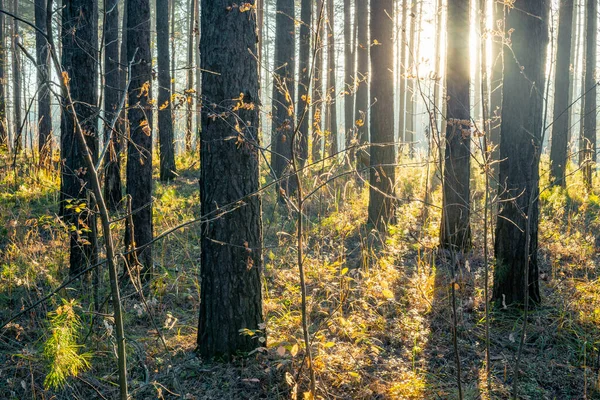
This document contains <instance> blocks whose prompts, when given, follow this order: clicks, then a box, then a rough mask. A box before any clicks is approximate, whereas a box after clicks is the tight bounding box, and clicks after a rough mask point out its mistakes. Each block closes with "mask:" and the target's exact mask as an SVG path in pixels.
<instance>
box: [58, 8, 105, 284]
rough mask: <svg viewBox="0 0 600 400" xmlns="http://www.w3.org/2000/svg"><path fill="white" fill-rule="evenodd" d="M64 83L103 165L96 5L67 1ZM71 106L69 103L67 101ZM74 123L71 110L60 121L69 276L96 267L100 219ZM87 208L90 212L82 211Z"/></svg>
mask: <svg viewBox="0 0 600 400" xmlns="http://www.w3.org/2000/svg"><path fill="white" fill-rule="evenodd" d="M62 28H63V32H72V34H70V35H63V36H62V67H63V71H64V72H63V79H67V80H68V82H69V87H70V91H71V98H72V99H73V101H74V102H75V105H74V107H75V112H76V113H77V117H78V118H79V121H81V124H82V129H83V130H84V132H85V133H86V141H87V147H88V151H89V153H90V155H91V157H92V159H93V160H94V162H96V160H97V159H98V114H97V111H98V110H97V108H96V105H97V104H98V90H97V88H98V75H97V73H96V71H97V68H98V5H97V3H96V1H94V0H68V1H67V0H65V1H63V9H62ZM65 101H66V100H65ZM76 135H77V133H76V128H75V119H74V116H73V114H72V113H71V112H70V111H69V109H68V108H67V107H64V108H63V115H62V120H61V160H63V163H62V168H61V200H62V201H61V209H62V215H63V216H64V217H65V221H66V222H67V223H69V224H70V225H71V226H73V227H75V229H74V230H72V231H70V257H69V260H70V273H71V274H72V275H75V274H78V273H79V272H80V271H81V270H83V269H85V268H86V267H88V266H89V265H92V264H95V263H96V262H97V258H98V255H97V249H96V245H97V239H96V237H95V233H96V216H95V214H94V213H93V212H92V211H90V210H92V209H93V207H92V203H91V201H90V198H89V197H90V196H89V195H88V191H89V190H90V187H91V184H90V183H89V174H87V173H86V172H87V171H86V161H85V158H84V156H85V153H84V149H82V148H81V146H80V145H79V142H78V139H77V136H76ZM81 203H86V206H85V207H78V206H77V205H80V204H81Z"/></svg>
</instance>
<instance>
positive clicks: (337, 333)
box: [0, 156, 600, 399]
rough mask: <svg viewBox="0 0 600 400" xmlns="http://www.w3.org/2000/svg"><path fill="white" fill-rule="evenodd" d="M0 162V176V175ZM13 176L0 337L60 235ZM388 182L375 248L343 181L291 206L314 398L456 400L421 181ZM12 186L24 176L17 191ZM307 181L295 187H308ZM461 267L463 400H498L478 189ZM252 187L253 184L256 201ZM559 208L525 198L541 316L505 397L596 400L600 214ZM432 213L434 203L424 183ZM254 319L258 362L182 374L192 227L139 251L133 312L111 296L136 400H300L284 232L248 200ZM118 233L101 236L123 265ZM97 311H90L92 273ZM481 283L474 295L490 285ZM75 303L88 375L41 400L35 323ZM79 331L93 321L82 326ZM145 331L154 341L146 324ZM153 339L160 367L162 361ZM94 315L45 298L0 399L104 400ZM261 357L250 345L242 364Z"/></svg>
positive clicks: (46, 200)
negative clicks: (142, 259)
mask: <svg viewBox="0 0 600 400" xmlns="http://www.w3.org/2000/svg"><path fill="white" fill-rule="evenodd" d="M4 161H5V160H4V159H3V160H2V161H0V165H2V164H4ZM177 161H178V168H179V171H181V172H180V176H179V177H178V179H177V180H175V181H174V182H172V183H169V184H163V183H159V182H156V183H155V189H154V197H155V199H156V200H155V203H154V210H155V212H154V216H155V217H154V218H155V221H154V224H155V234H158V233H161V232H164V231H166V230H168V229H170V228H172V227H174V226H177V225H178V224H180V223H182V222H184V221H187V220H191V219H194V218H197V217H198V216H199V194H198V183H197V176H198V170H197V168H198V163H197V162H195V159H194V157H191V156H182V157H180V158H179V159H178V160H177ZM20 163H22V164H20V165H22V167H21V173H20V174H17V178H16V181H15V175H14V174H13V173H12V171H11V170H9V169H4V170H0V320H1V321H4V320H6V319H7V318H8V317H9V316H10V315H12V314H13V313H15V312H18V311H19V310H20V309H22V308H23V307H24V306H26V305H28V304H31V303H32V302H34V301H36V300H37V299H39V298H41V297H42V296H43V295H44V294H46V293H48V292H49V291H51V290H52V288H54V287H56V286H58V285H59V284H60V282H62V281H63V280H64V279H65V277H66V276H67V275H68V269H67V268H68V248H67V245H66V244H67V241H66V238H67V232H68V229H69V227H67V226H64V224H63V223H62V222H61V221H60V219H58V218H57V217H56V215H55V213H56V211H57V207H56V201H57V199H58V186H59V185H58V180H57V176H56V174H55V173H45V172H40V171H36V169H35V167H33V166H27V165H26V162H25V160H20ZM416 164H418V163H415V165H414V166H411V167H405V168H402V167H399V168H398V176H399V178H398V186H397V187H398V194H399V196H400V197H401V198H403V199H405V200H403V201H401V202H400V203H399V208H398V222H397V225H395V226H392V227H390V234H389V235H388V236H387V237H386V238H381V237H380V236H378V235H377V234H376V233H374V232H372V231H370V230H369V229H368V228H367V227H365V225H364V222H365V221H366V212H367V202H368V190H367V189H366V188H365V187H364V185H361V184H360V183H359V182H357V181H355V180H354V179H348V178H345V179H346V180H345V181H343V182H341V181H340V182H338V183H336V184H334V185H330V186H328V187H326V188H325V189H324V190H322V191H320V192H318V193H317V194H316V195H315V196H314V197H313V198H311V199H309V200H308V201H307V203H306V213H307V220H308V224H307V239H308V245H307V254H306V264H305V266H306V270H307V286H308V305H309V310H310V322H311V328H310V332H311V335H312V337H313V342H312V346H313V351H314V355H313V357H314V361H313V367H314V368H315V371H316V375H317V380H318V390H319V394H320V395H321V396H323V398H326V399H449V398H457V389H456V387H457V385H456V376H455V375H456V374H455V363H454V352H453V347H452V334H451V320H452V314H451V309H450V306H449V305H450V303H449V302H450V285H451V282H452V279H451V277H450V275H451V273H450V270H449V266H448V263H447V262H446V261H445V260H444V255H443V254H442V253H440V252H439V251H438V249H437V234H438V231H439V225H438V224H439V219H440V210H439V208H437V207H430V209H429V210H428V213H427V215H424V213H423V207H424V206H423V203H422V202H421V201H419V200H418V199H423V198H424V187H425V182H426V180H425V177H424V175H423V174H424V172H423V171H424V168H422V167H421V166H419V165H416ZM25 170H27V173H25ZM316 172H318V171H314V172H313V173H309V174H307V176H305V177H303V179H304V181H305V182H306V185H307V187H309V188H310V187H312V186H313V185H315V184H316V182H318V178H317V176H316ZM474 179H475V180H476V182H475V192H474V194H473V198H474V202H475V205H474V209H475V210H476V212H475V215H474V217H473V221H472V224H473V234H474V250H473V252H472V253H470V254H468V255H466V257H464V259H463V262H462V263H461V267H460V268H459V270H458V271H457V280H456V283H457V288H458V290H457V297H458V298H457V308H458V315H457V324H458V343H459V349H460V355H461V366H462V371H463V375H462V381H463V387H464V393H465V398H466V399H478V398H481V399H505V398H509V397H510V389H511V386H512V367H513V365H514V355H515V353H516V350H517V346H518V341H519V335H520V329H521V323H522V314H521V313H520V312H518V311H517V310H510V309H509V310H502V308H501V307H497V308H495V309H493V311H492V313H491V321H490V322H491V359H492V364H491V376H490V377H489V379H490V383H491V389H492V391H491V392H488V389H487V383H486V382H487V377H486V376H485V335H484V321H485V317H484V298H483V293H482V288H483V283H484V282H483V279H484V278H483V276H484V275H483V269H484V260H483V251H482V248H483V232H482V225H483V224H482V221H481V217H480V216H479V211H478V210H480V209H481V206H482V204H481V202H482V199H483V195H482V182H481V179H482V178H481V176H479V175H478V174H476V175H474ZM266 181H267V177H266V173H265V176H264V178H263V183H264V182H266ZM572 181H573V183H572V184H571V186H569V188H568V189H567V190H549V191H544V192H543V193H542V197H541V219H540V243H539V245H540V250H539V251H540V257H539V258H540V262H541V265H540V270H541V277H542V292H543V303H542V305H541V306H539V307H537V308H535V309H533V310H532V311H531V312H530V317H529V318H530V320H529V328H528V332H527V337H526V343H525V350H524V354H523V361H522V363H521V365H522V374H521V378H520V382H521V385H520V393H521V395H522V398H524V399H581V398H584V396H585V397H586V398H588V399H594V398H600V392H599V391H598V389H599V388H598V368H599V367H600V365H599V362H598V358H599V354H600V352H599V348H600V282H599V272H600V271H599V268H598V246H599V245H600V236H599V235H598V233H597V232H600V230H599V229H598V228H600V226H599V225H600V221H599V220H598V216H599V215H600V214H599V212H600V199H599V197H598V192H597V191H594V192H593V193H590V194H586V192H585V191H584V190H583V186H582V184H581V182H580V177H579V176H577V175H575V177H574V178H573V179H572ZM433 187H434V191H433V193H432V202H433V203H434V204H440V203H441V193H440V187H439V182H436V181H435V179H434V185H433ZM263 222H264V235H265V249H264V278H263V288H264V309H265V313H266V316H267V332H268V340H267V348H266V350H260V351H256V352H255V353H253V354H251V355H249V356H246V357H238V358H236V359H235V360H234V361H233V362H232V363H230V364H222V363H218V362H209V361H207V360H201V359H199V358H198V357H196V355H195V353H194V352H193V350H194V348H195V346H196V324H197V314H198V305H199V304H198V303H199V287H200V285H199V282H198V277H199V254H200V247H199V243H200V241H199V238H200V229H199V227H198V226H194V225H192V226H189V227H187V228H185V229H182V230H179V231H177V232H176V233H174V234H172V235H170V236H168V237H166V238H165V239H163V240H161V241H159V242H158V243H157V244H156V245H155V246H154V256H155V262H156V265H157V271H158V272H157V276H156V277H155V279H154V280H153V281H152V282H151V283H150V287H149V288H148V290H147V293H148V296H147V303H148V308H146V306H145V304H143V302H142V301H141V300H140V299H139V297H138V296H136V295H135V293H134V292H133V289H132V288H131V287H130V286H127V285H125V286H124V287H123V290H124V293H123V298H124V300H123V303H124V310H125V323H126V334H127V343H128V349H127V350H128V357H129V359H128V365H129V374H130V375H129V376H130V384H131V385H130V387H131V393H132V397H133V398H135V399H146V398H164V399H175V398H184V399H261V398H268V399H289V398H293V396H294V393H297V398H302V396H303V393H304V392H305V391H307V390H308V389H307V387H308V386H307V383H308V374H307V371H306V365H305V364H304V367H303V368H302V373H301V374H300V375H299V376H297V373H298V371H299V370H300V367H301V365H303V361H304V360H303V357H304V352H303V347H304V342H303V339H302V338H303V336H302V330H301V326H300V319H301V314H300V306H299V305H300V287H299V278H298V271H297V266H296V265H295V247H294V246H295V238H294V235H293V232H294V221H293V215H290V214H289V211H288V210H287V209H285V207H283V206H282V205H281V204H280V203H278V202H277V201H276V193H275V192H274V190H272V191H267V192H265V193H264V194H263ZM123 231H124V226H123V224H122V223H121V222H119V223H117V224H115V232H114V237H115V239H116V243H117V244H118V246H119V248H120V249H122V246H123V244H122V238H123ZM101 272H102V273H101V276H102V279H101V284H100V291H99V292H100V295H101V298H102V299H104V298H106V295H107V294H108V287H107V286H108V283H107V279H106V276H105V275H106V272H105V271H104V270H102V271H101ZM490 283H491V282H490ZM73 298H75V299H77V301H78V302H79V304H80V305H81V307H79V308H74V310H75V311H76V312H77V314H78V318H79V319H80V321H81V328H79V329H77V332H76V336H77V338H78V344H80V345H82V346H83V347H82V349H81V351H82V352H85V353H86V354H87V353H89V354H90V355H91V356H90V358H89V363H90V368H89V370H86V371H81V372H80V373H79V374H78V376H72V377H67V379H66V382H65V385H64V386H62V387H58V388H55V389H53V388H48V389H46V388H44V380H45V379H46V377H47V376H48V373H49V372H50V370H49V369H48V366H47V362H46V361H45V360H46V359H45V357H44V353H43V349H44V343H45V342H47V341H48V339H49V338H50V337H51V335H52V331H51V330H50V329H48V321H49V318H52V315H54V314H53V313H54V312H55V311H56V310H57V309H59V307H61V306H62V305H63V299H65V301H66V300H67V299H68V300H70V299H73ZM94 317H96V318H94ZM151 317H152V319H154V320H155V322H156V326H155V325H154V324H152V323H151ZM161 336H162V337H163V338H164V340H165V342H166V344H167V349H165V346H164V345H163V344H162V341H161V339H160V337H161ZM114 340H115V339H114V332H113V329H112V322H111V318H110V309H108V308H107V306H104V307H103V308H102V310H101V311H100V313H95V312H94V311H93V304H92V296H91V291H90V290H81V284H79V283H78V284H74V285H73V286H72V287H71V288H68V289H65V290H63V291H61V292H60V293H59V296H57V297H55V298H53V299H52V300H51V301H49V302H47V304H44V305H43V306H40V307H38V308H37V309H34V310H32V311H31V312H30V313H28V314H27V315H25V316H23V317H22V318H20V319H19V320H17V321H15V322H14V323H12V324H11V325H9V326H8V327H7V329H5V330H4V331H3V332H1V333H0V377H2V379H0V398H6V399H25V398H32V399H48V398H53V396H54V398H56V399H86V398H87V399H90V398H103V397H104V398H106V399H111V398H114V397H115V395H116V393H117V388H116V381H117V375H116V363H115V356H114V346H115V341H114ZM258 347H260V346H259V343H258V342H257V348H258Z"/></svg>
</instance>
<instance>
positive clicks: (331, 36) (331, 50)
mask: <svg viewBox="0 0 600 400" xmlns="http://www.w3.org/2000/svg"><path fill="white" fill-rule="evenodd" d="M326 1H327V24H326V25H325V28H326V34H327V63H328V64H329V65H328V67H327V71H328V76H327V93H328V95H327V104H326V109H327V115H326V119H327V122H326V124H325V126H326V129H327V132H328V134H327V135H325V139H326V140H325V148H326V149H328V154H329V155H330V156H332V155H334V154H336V153H337V152H338V148H339V146H338V118H337V105H336V103H337V90H336V87H337V86H336V62H335V56H336V45H335V24H334V21H335V14H334V7H333V2H334V0H326Z"/></svg>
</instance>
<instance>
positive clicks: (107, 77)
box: [104, 0, 123, 212]
mask: <svg viewBox="0 0 600 400" xmlns="http://www.w3.org/2000/svg"><path fill="white" fill-rule="evenodd" d="M118 4H119V1H118V0H105V5H104V8H105V10H106V16H105V19H104V42H105V43H106V45H105V46H104V113H105V115H106V119H107V120H108V121H112V120H113V119H114V118H115V112H117V111H118V108H119V104H120V101H121V97H122V93H123V92H122V88H121V70H120V67H119V7H118ZM108 140H110V147H109V150H108V153H107V157H106V159H105V161H104V162H105V164H104V198H105V201H106V206H107V208H108V209H109V210H110V211H113V212H114V211H116V210H117V207H118V205H119V202H120V201H121V199H122V197H123V196H122V193H121V159H120V155H119V153H120V152H121V144H120V143H121V140H120V138H119V135H118V134H117V133H116V132H113V131H112V130H111V127H110V126H108V124H105V128H104V141H105V142H106V141H108Z"/></svg>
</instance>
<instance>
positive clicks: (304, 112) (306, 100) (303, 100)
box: [298, 0, 313, 167]
mask: <svg viewBox="0 0 600 400" xmlns="http://www.w3.org/2000/svg"><path fill="white" fill-rule="evenodd" d="M312 6H313V5H312V3H311V1H309V0H302V6H301V11H300V19H301V25H300V66H299V68H300V82H299V83H298V123H299V124H300V129H299V132H298V133H299V134H300V135H299V140H298V144H299V149H298V155H299V157H298V158H299V160H300V166H301V167H304V164H305V163H306V160H307V159H308V134H309V130H310V113H309V107H310V100H311V99H310V78H311V76H310V73H311V68H312V65H311V46H310V44H311V42H310V39H311V36H312V30H311V24H312V18H313V13H312V8H313V7H312Z"/></svg>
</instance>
